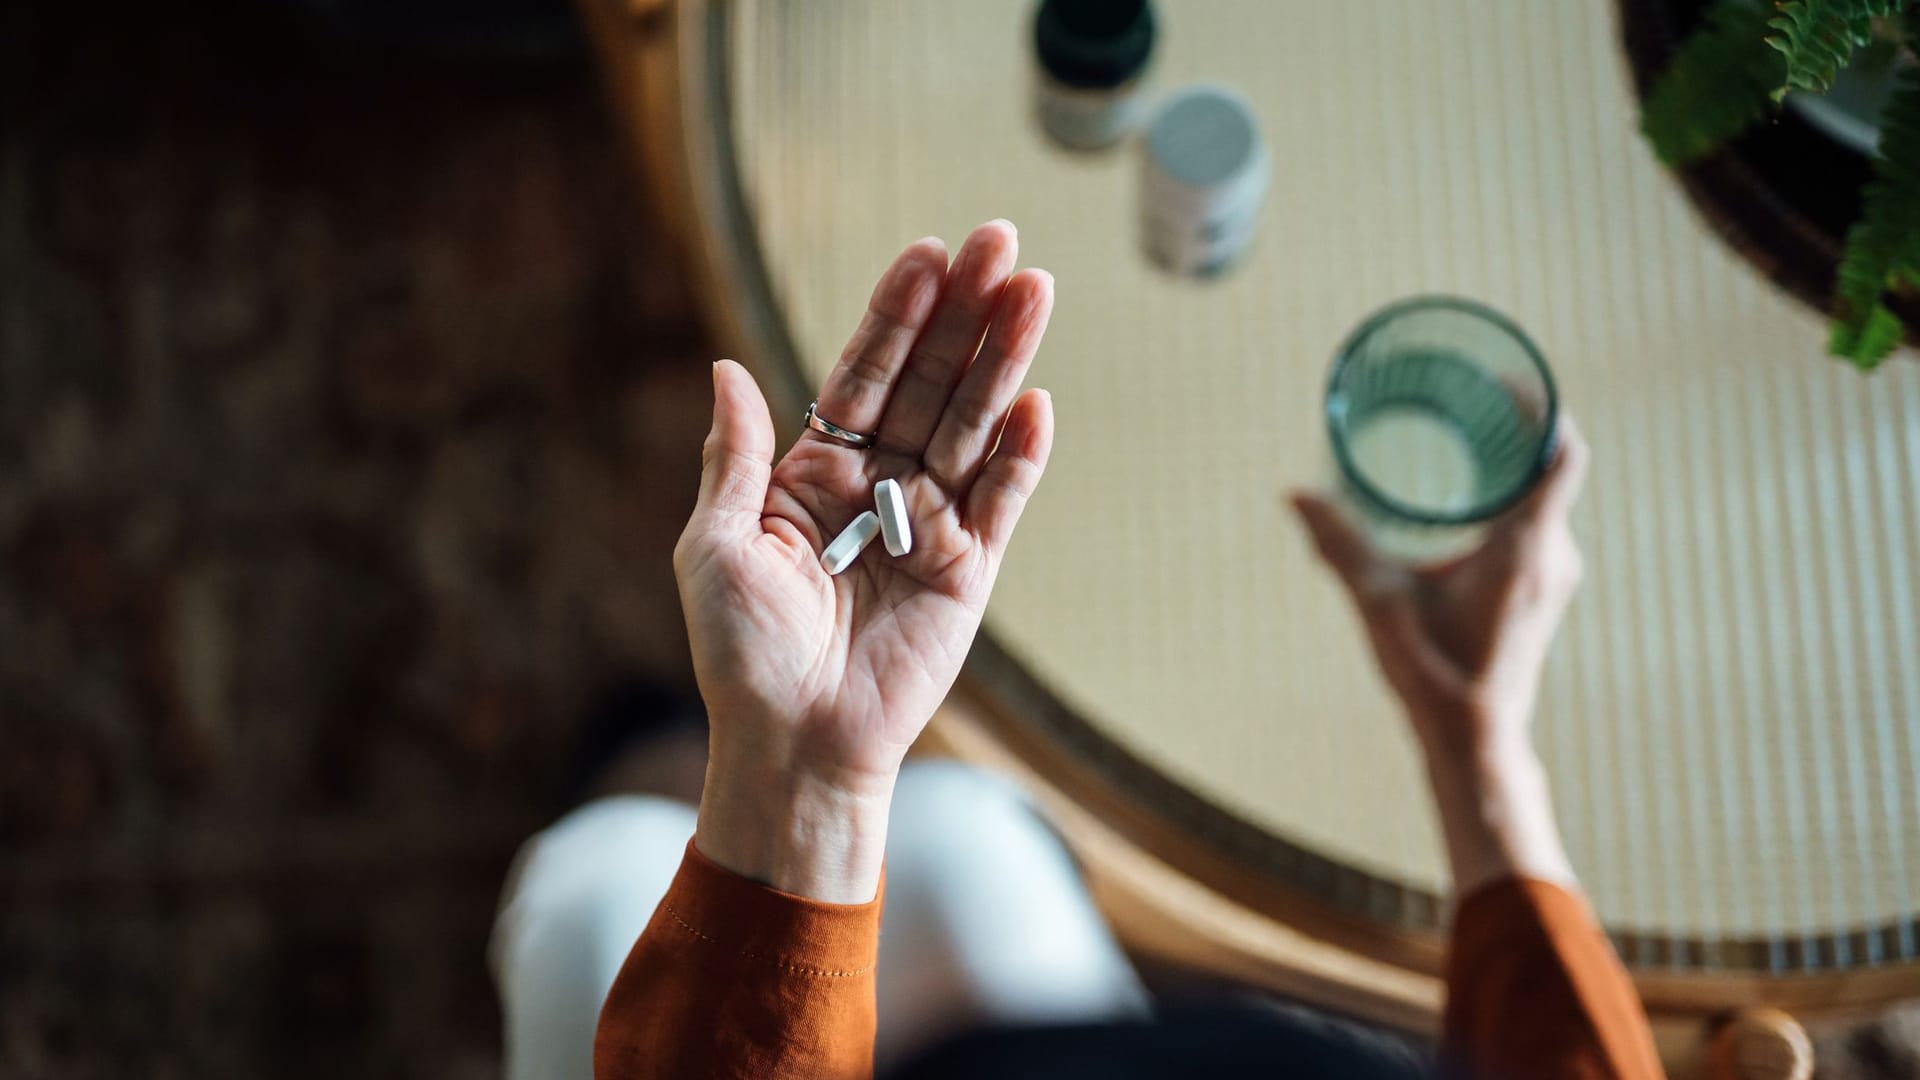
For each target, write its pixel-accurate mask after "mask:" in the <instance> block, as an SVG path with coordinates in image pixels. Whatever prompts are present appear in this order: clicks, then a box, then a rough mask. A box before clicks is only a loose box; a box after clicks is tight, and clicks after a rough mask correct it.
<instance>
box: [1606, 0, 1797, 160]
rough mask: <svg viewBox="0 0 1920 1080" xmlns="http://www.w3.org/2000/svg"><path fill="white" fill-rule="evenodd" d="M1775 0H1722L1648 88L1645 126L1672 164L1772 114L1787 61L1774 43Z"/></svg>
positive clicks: (1701, 152)
mask: <svg viewBox="0 0 1920 1080" xmlns="http://www.w3.org/2000/svg"><path fill="white" fill-rule="evenodd" d="M1768 10H1769V9H1768V6H1767V5H1766V4H1763V3H1756V2H1755V0H1718V2H1717V3H1715V4H1714V6H1713V7H1712V8H1711V9H1709V10H1708V12H1707V17H1706V22H1705V23H1704V24H1703V25H1702V26H1701V27H1700V28H1699V29H1698V30H1695V31H1694V32H1693V36H1692V37H1689V38H1688V39H1687V40H1686V42H1685V44H1683V45H1681V46H1680V50H1679V51H1678V52H1676V53H1675V54H1674V56H1673V63H1671V64H1669V65H1668V66H1667V70H1666V71H1665V73H1663V74H1662V75H1661V76H1660V78H1659V80H1658V81H1656V82H1655V83H1654V84H1653V88H1652V89H1651V90H1650V91H1649V92H1648V94H1647V96H1646V101H1645V103H1644V105H1643V106H1642V109H1641V114H1640V130H1641V131H1643V132H1645V133H1646V135H1647V139H1648V141H1650V142H1652V143H1653V149H1654V153H1656V154H1658V155H1660V160H1661V161H1664V162H1666V163H1667V164H1669V165H1684V164H1686V163H1687V162H1689V161H1692V160H1694V159H1695V158H1699V157H1704V156H1705V155H1707V154H1709V153H1712V152H1713V151H1714V150H1715V149H1717V148H1718V147H1719V146H1720V144H1721V143H1723V142H1726V141H1727V140H1728V139H1731V138H1733V137H1734V136H1735V135H1738V134H1740V133H1741V132H1743V131H1745V130H1746V129H1747V128H1749V127H1752V126H1753V125H1754V124H1755V123H1756V122H1758V121H1759V120H1760V119H1761V118H1762V117H1764V116H1766V115H1767V112H1768V107H1769V105H1768V103H1769V100H1770V98H1771V95H1772V93H1773V91H1774V89H1775V88H1776V87H1778V86H1779V85H1780V84H1781V83H1782V82H1783V81H1784V80H1785V79H1786V70H1787V67H1786V61H1785V59H1784V58H1783V57H1782V56H1781V54H1780V53H1778V52H1775V51H1774V50H1773V49H1771V48H1768V47H1767V42H1766V37H1767V17H1768Z"/></svg>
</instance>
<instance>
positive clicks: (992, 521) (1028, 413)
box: [967, 390, 1053, 552]
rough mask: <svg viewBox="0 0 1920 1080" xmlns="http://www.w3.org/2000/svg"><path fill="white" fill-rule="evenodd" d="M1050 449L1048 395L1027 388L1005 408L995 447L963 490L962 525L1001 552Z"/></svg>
mask: <svg viewBox="0 0 1920 1080" xmlns="http://www.w3.org/2000/svg"><path fill="white" fill-rule="evenodd" d="M1052 452H1053V397H1052V395H1050V394H1048V393H1047V392H1046V391H1045V390H1029V391H1027V392H1026V393H1024V394H1021V395H1020V396H1019V397H1018V398H1016V399H1015V400H1014V403H1013V408H1011V409H1009V410H1007V426H1006V429H1005V430H1004V431H1002V432H1001V433H1000V445H999V446H997V447H995V448H994V451H993V456H992V457H990V458H988V459H987V463H986V465H985V466H983V467H982V468H981V470H980V475H979V477H978V478H976V479H975V480H974V482H973V487H972V488H971V489H970V490H969V491H968V492H967V524H968V527H970V528H971V529H972V530H973V532H974V534H975V535H976V536H979V537H980V538H981V539H982V540H984V541H985V542H986V544H987V547H988V548H989V549H990V550H992V551H996V552H998V551H1004V550H1006V547H1007V541H1009V540H1011V539H1013V527H1014V526H1015V525H1017V524H1019V523H1020V512H1021V511H1022V510H1025V509H1026V507H1027V500H1028V499H1030V498H1032V497H1033V491H1034V489H1035V488H1036V487H1039V486H1040V475H1041V474H1042V473H1044V472H1046V471H1047V456H1048V455H1049V454H1051V453H1052Z"/></svg>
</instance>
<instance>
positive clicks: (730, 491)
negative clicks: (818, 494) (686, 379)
mask: <svg viewBox="0 0 1920 1080" xmlns="http://www.w3.org/2000/svg"><path fill="white" fill-rule="evenodd" d="M773 446H774V436H773V417H772V416H771V415H770V414H769V413H768V412H767V399H766V398H765V397H764V396H762V395H761V393H760V386H759V384H757V383H755V382H754V381H753V376H752V375H750V374H748V373H747V369H746V368H743V367H741V366H740V365H739V364H736V363H734V362H733V361H731V360H722V361H720V362H719V363H717V364H715V365H713V427H712V429H711V430H709V431H708V432H707V441H706V444H705V445H704V446H703V447H702V448H701V452H700V496H699V501H698V502H697V503H696V504H695V507H694V515H695V516H696V517H698V516H699V515H701V514H707V515H709V516H714V517H735V516H741V515H751V516H752V518H753V520H755V521H758V520H759V519H760V511H761V510H762V509H763V508H764V507H765V506H766V504H767V482H768V480H769V479H770V478H771V477H772V475H773Z"/></svg>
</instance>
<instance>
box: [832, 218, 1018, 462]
mask: <svg viewBox="0 0 1920 1080" xmlns="http://www.w3.org/2000/svg"><path fill="white" fill-rule="evenodd" d="M1019 247H1020V244H1019V241H1018V239H1017V238H1016V237H1015V235H1014V230H1013V225H1012V224H1011V223H1009V222H1006V221H989V222H987V223H986V224H985V225H982V226H980V227H979V228H977V229H975V230H973V232H972V234H971V235H969V236H968V237H967V242H966V243H964V244H962V245H961V246H960V253H959V254H958V255H955V256H954V258H953V266H952V268H950V269H949V270H948V271H947V280H946V285H945V288H943V289H942V290H941V293H940V303H939V304H938V305H936V306H935V307H934V309H933V314H932V316H930V317H929V318H928V320H927V326H926V329H925V330H924V331H923V332H922V333H921V334H920V339H919V340H918V341H917V342H915V343H914V346H913V351H912V353H911V354H910V355H909V356H908V357H907V362H906V367H905V368H904V369H903V370H902V371H901V372H900V377H899V378H898V379H897V380H896V381H895V384H894V388H893V396H892V397H890V398H889V399H888V400H887V409H886V415H885V416H884V417H883V418H882V419H881V421H880V432H879V440H878V441H879V444H880V445H881V446H882V447H883V448H885V449H888V450H893V451H897V452H899V453H902V454H906V455H909V456H911V457H915V458H917V457H919V456H920V455H921V454H922V453H923V452H924V451H925V450H926V448H927V440H928V439H929V438H931V437H932V436H933V429H934V428H935V427H936V426H937V425H938V424H939V423H940V414H942V413H944V412H946V409H947V398H948V397H950V396H952V394H953V387H954V384H955V383H957V382H959V381H960V374H961V372H963V371H965V370H966V369H967V365H968V364H969V363H971V362H972V360H973V354H974V352H975V351H977V350H978V349H979V348H980V335H981V334H983V333H985V332H986V329H987V320H988V319H989V317H991V316H992V314H993V305H994V303H995V302H996V301H998V300H999V298H1000V291H1001V290H1002V289H1003V288H1004V287H1005V286H1006V284H1007V275H1009V274H1011V273H1013V262H1014V259H1015V257H1016V256H1017V255H1018V254H1019ZM834 423H836V424H837V423H839V421H838V420H837V419H836V420H834Z"/></svg>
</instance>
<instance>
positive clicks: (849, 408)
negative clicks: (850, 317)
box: [809, 236, 947, 438]
mask: <svg viewBox="0 0 1920 1080" xmlns="http://www.w3.org/2000/svg"><path fill="white" fill-rule="evenodd" d="M946 274H947V245H945V244H943V243H941V242H940V239H939V238H938V237H934V236H929V237H927V238H925V239H923V240H916V241H914V242H913V243H911V244H909V245H907V249H906V250H905V251H902V252H901V253H900V254H899V256H898V257H896V258H895V259H894V260H893V264H892V265H891V266H888V267H887V269H886V272H885V273H883V274H881V275H880V281H879V283H878V284H876V285H875V286H874V287H873V298H872V299H871V300H869V301H867V313H866V314H865V315H863V316H861V318H860V325H859V326H858V327H857V328H855V330H854V331H853V337H851V338H850V339H848V341H847V347H846V350H845V351H844V352H842V353H841V354H840V361H839V363H836V364H835V365H834V366H833V370H832V371H830V372H828V373H827V381H826V382H825V383H823V384H822V385H821V387H820V404H819V407H818V409H817V410H816V411H817V412H818V414H819V415H820V416H821V417H822V418H824V419H826V420H830V421H832V422H833V423H835V424H838V425H840V426H841V427H843V428H846V429H847V430H849V431H855V432H859V433H861V434H870V433H872V432H873V430H874V429H875V428H878V427H879V426H880V417H881V416H882V415H883V414H885V412H886V410H887V397H888V395H889V394H891V393H892V392H893V384H894V381H895V380H896V379H897V378H899V375H900V369H901V368H902V367H904V366H906V363H907V355H908V354H909V353H911V352H912V351H913V343H914V342H915V341H917V340H918V339H919V337H920V334H921V331H923V330H925V329H926V326H927V319H928V317H929V316H931V315H932V313H933V309H934V305H935V304H936V303H937V302H938V301H939V299H940V286H941V283H942V282H943V281H944V280H945V279H946ZM809 430H811V429H809ZM814 434H815V436H816V437H820V438H824V437H825V436H821V435H820V434H819V433H818V432H815V433H814Z"/></svg>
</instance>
